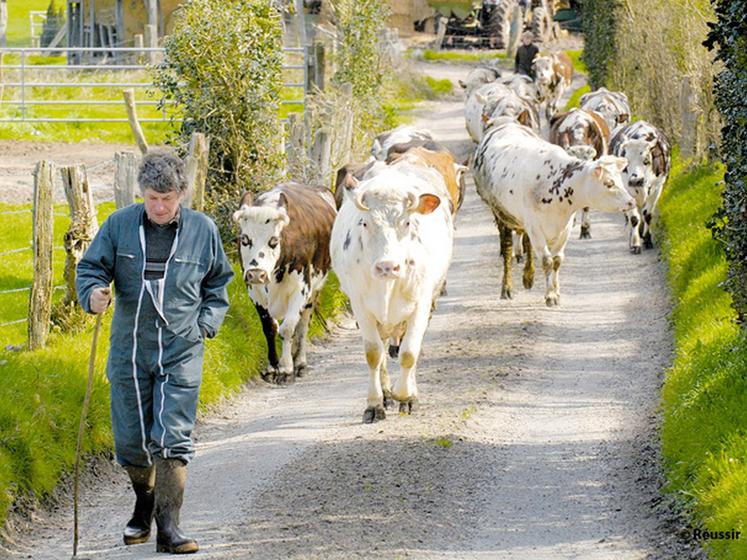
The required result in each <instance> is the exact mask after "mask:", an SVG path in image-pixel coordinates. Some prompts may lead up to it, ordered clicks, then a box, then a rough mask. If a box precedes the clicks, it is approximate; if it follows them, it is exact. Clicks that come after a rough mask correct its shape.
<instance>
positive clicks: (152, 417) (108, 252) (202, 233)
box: [76, 204, 233, 467]
mask: <svg viewBox="0 0 747 560" xmlns="http://www.w3.org/2000/svg"><path fill="white" fill-rule="evenodd" d="M144 214H145V212H144V208H143V205H142V204H133V205H131V206H128V207H127V208H123V209H121V210H118V211H117V212H115V213H114V214H112V215H111V216H109V218H108V219H107V220H106V221H105V222H104V224H103V225H102V226H101V229H100V230H99V233H98V234H97V235H96V237H95V238H94V240H93V242H92V243H91V246H90V247H89V249H88V251H86V254H85V255H84V256H83V259H81V261H80V263H79V264H78V269H77V276H76V288H77V291H78V300H79V301H80V304H81V306H82V307H83V309H85V310H86V311H88V312H90V306H89V303H90V297H91V292H92V291H93V289H94V288H96V287H106V286H108V285H109V284H110V283H111V282H112V281H113V282H114V289H115V296H116V297H115V298H114V303H115V307H114V316H113V318H112V327H111V336H110V339H109V342H110V349H109V360H108V362H107V369H106V371H107V377H108V379H109V383H110V386H111V415H112V430H113V433H114V444H115V449H116V455H117V461H118V462H119V463H120V464H121V465H124V466H134V467H147V466H150V465H151V464H152V457H153V456H154V455H157V456H161V457H163V458H165V459H171V458H178V459H181V460H182V461H184V462H189V461H190V460H191V459H192V457H193V456H194V443H193V442H192V439H191V433H192V429H193V427H194V423H195V416H196V412H197V402H198V396H199V390H200V383H201V381H202V356H203V350H204V346H203V333H205V334H206V335H207V336H208V337H213V336H215V334H216V333H217V331H218V328H219V327H220V324H221V323H222V322H223V318H224V316H225V314H226V311H227V309H228V294H227V290H226V286H227V284H228V283H229V282H230V280H231V278H232V276H233V271H232V269H231V266H230V263H229V262H228V260H227V258H226V255H225V253H224V251H223V245H222V243H221V240H220V236H219V234H218V229H217V227H216V226H215V224H214V223H213V222H212V221H211V220H210V219H209V218H208V217H207V216H205V215H204V214H201V213H199V212H194V211H192V210H189V209H186V208H182V209H181V210H180V218H179V227H178V229H177V232H176V236H175V238H174V243H173V245H172V247H171V252H170V255H169V259H168V261H167V262H166V270H165V272H164V276H163V278H162V279H161V280H145V254H146V251H145V233H144V226H143V220H144Z"/></svg>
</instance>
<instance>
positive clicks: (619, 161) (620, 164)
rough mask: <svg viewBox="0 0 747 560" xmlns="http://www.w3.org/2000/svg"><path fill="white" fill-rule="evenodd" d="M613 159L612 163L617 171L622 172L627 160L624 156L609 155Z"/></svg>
mask: <svg viewBox="0 0 747 560" xmlns="http://www.w3.org/2000/svg"><path fill="white" fill-rule="evenodd" d="M610 157H611V158H612V159H613V162H612V163H613V164H614V165H615V167H616V168H617V170H618V171H620V172H622V170H623V169H625V168H626V167H627V166H628V160H627V158H624V157H616V156H610Z"/></svg>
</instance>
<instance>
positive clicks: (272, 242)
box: [267, 237, 278, 249]
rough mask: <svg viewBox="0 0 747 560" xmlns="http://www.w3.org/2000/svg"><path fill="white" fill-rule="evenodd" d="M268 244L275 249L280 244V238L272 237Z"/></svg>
mask: <svg viewBox="0 0 747 560" xmlns="http://www.w3.org/2000/svg"><path fill="white" fill-rule="evenodd" d="M267 244H268V245H269V246H270V249H274V248H275V247H277V246H278V238H277V237H270V240H269V241H268V242H267Z"/></svg>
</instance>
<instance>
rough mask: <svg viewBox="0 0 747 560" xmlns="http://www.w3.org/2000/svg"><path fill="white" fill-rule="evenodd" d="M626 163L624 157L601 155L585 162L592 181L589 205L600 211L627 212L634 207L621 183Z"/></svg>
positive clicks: (631, 199) (634, 204) (633, 202)
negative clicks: (596, 158)
mask: <svg viewBox="0 0 747 560" xmlns="http://www.w3.org/2000/svg"><path fill="white" fill-rule="evenodd" d="M627 163H628V162H627V160H626V159H625V158H621V157H617V156H602V157H600V158H599V159H598V160H595V161H593V162H589V163H587V164H586V165H587V166H588V168H589V171H590V173H589V176H590V179H591V181H592V188H591V192H590V196H591V198H592V203H591V204H590V205H589V206H591V207H592V208H596V209H597V210H601V211H602V212H616V211H621V212H628V211H630V210H632V209H633V208H635V207H636V203H635V200H634V199H633V197H631V196H630V193H628V191H627V190H626V189H625V186H624V185H623V180H622V170H623V169H625V166H626V165H627Z"/></svg>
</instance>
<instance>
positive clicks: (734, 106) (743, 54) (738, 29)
mask: <svg viewBox="0 0 747 560" xmlns="http://www.w3.org/2000/svg"><path fill="white" fill-rule="evenodd" d="M714 7H715V10H716V15H717V16H718V20H717V21H716V22H715V23H713V24H711V31H710V33H709V34H708V40H707V41H706V46H708V47H709V48H711V49H715V47H716V46H718V52H717V55H716V58H717V59H718V60H720V61H722V62H723V65H724V67H723V70H722V71H721V72H720V73H719V75H718V76H717V78H716V87H715V90H716V104H717V106H718V108H719V110H720V112H721V115H722V117H723V123H724V126H723V128H722V129H721V135H722V143H721V146H722V148H721V149H722V159H723V161H724V163H725V164H726V176H725V181H726V186H725V188H724V191H723V195H722V198H723V205H722V206H721V208H720V209H719V210H718V212H717V214H716V217H715V220H714V222H713V225H712V231H713V232H714V234H715V235H716V237H717V238H718V239H719V240H721V241H722V242H723V244H724V249H725V252H726V258H727V259H728V262H729V272H728V275H727V279H726V282H725V286H726V288H727V290H728V291H729V293H731V295H732V298H733V300H734V308H735V309H736V311H737V316H738V320H739V321H740V322H741V323H743V324H744V322H745V319H746V318H747V0H728V1H727V0H714Z"/></svg>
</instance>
